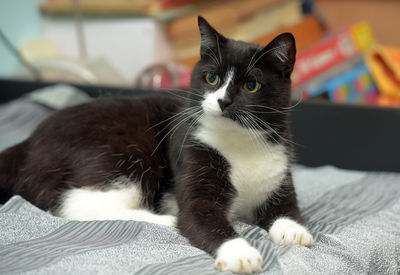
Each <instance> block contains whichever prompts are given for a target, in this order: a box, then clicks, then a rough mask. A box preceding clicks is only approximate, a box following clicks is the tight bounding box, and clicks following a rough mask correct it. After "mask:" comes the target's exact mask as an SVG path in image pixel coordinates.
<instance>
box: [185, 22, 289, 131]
mask: <svg viewBox="0 0 400 275" xmlns="http://www.w3.org/2000/svg"><path fill="white" fill-rule="evenodd" d="M198 23H199V29H200V34H201V46H200V55H201V59H200V61H199V62H198V63H197V64H196V66H195V67H194V69H193V72H192V76H191V90H192V93H193V94H200V95H201V98H200V99H199V97H195V98H196V100H192V101H191V104H192V105H198V106H199V105H200V106H201V109H202V112H203V113H204V115H206V116H209V117H212V118H215V119H216V120H218V119H220V118H222V119H228V120H232V121H234V122H237V123H239V124H241V125H242V126H246V127H249V125H248V123H246V120H248V119H249V117H251V116H253V118H252V121H253V123H254V121H258V122H259V123H258V124H259V125H258V126H260V127H261V128H263V127H262V126H261V125H262V122H261V121H263V122H266V123H272V124H273V123H275V122H276V123H279V122H280V120H282V119H283V118H282V115H283V114H286V112H285V110H286V109H287V107H288V105H289V101H290V87H291V81H290V75H291V73H292V70H293V66H294V63H295V55H296V47H295V40H294V37H293V35H292V34H290V33H283V34H281V35H279V36H277V37H276V38H275V39H274V40H272V41H271V42H270V43H269V44H268V45H266V46H264V47H263V46H260V45H256V44H251V43H246V42H242V41H236V40H232V39H228V38H226V37H224V36H223V35H221V34H219V33H218V32H217V31H216V30H215V29H214V28H213V27H212V26H210V24H209V23H208V22H207V21H206V20H205V19H204V18H202V17H200V16H199V18H198ZM243 117H246V118H243ZM228 120H227V121H228Z"/></svg>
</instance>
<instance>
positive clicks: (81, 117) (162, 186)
mask: <svg viewBox="0 0 400 275" xmlns="http://www.w3.org/2000/svg"><path fill="white" fill-rule="evenodd" d="M199 27H200V31H201V35H202V45H201V50H200V52H201V60H200V61H199V62H198V63H197V65H196V66H195V68H194V70H193V73H192V80H191V91H190V93H189V94H186V93H180V94H176V95H169V94H165V93H164V94H159V95H155V96H153V95H152V96H143V97H134V98H130V97H126V98H108V99H100V100H96V101H93V102H91V103H87V104H83V105H79V106H75V107H72V108H68V109H65V110H62V111H60V112H57V113H55V114H54V115H52V116H50V117H49V118H48V119H46V120H45V121H44V122H43V123H41V124H40V126H39V127H38V128H37V129H36V131H35V132H34V133H33V134H32V135H31V137H30V138H29V139H28V140H26V141H25V142H23V143H21V144H19V145H16V146H14V147H12V148H10V149H8V150H6V151H4V152H3V153H1V155H0V192H1V193H0V194H1V195H2V196H3V197H4V198H7V197H9V196H11V195H12V194H19V195H21V196H23V197H24V198H26V199H27V200H29V201H30V202H32V203H33V204H35V205H37V206H38V207H40V208H42V209H44V210H52V211H53V212H54V213H57V208H58V207H59V203H60V196H61V194H62V193H63V192H65V191H66V190H68V189H69V188H71V187H83V186H97V187H98V188H108V186H107V184H108V183H109V182H110V181H111V180H113V179H114V178H116V177H118V176H121V175H124V176H127V177H130V178H135V179H137V180H140V185H141V190H142V192H143V196H144V200H143V207H147V208H149V209H152V210H154V211H156V212H157V211H159V209H160V200H161V198H162V195H163V194H164V193H166V192H169V193H173V194H175V195H176V197H177V201H178V205H179V209H180V211H179V217H178V228H179V230H180V231H181V233H182V234H183V235H184V236H186V237H187V238H188V239H189V240H190V242H191V243H192V244H193V245H195V246H197V247H199V248H201V249H204V250H205V251H207V252H209V253H211V254H214V253H215V251H216V249H217V248H218V247H219V246H220V245H221V244H222V243H223V242H224V241H226V240H228V239H231V238H233V237H235V236H236V235H237V233H236V232H235V231H234V229H233V227H232V225H231V223H230V221H229V220H228V217H227V211H228V208H229V206H230V204H231V202H232V199H233V198H234V197H235V194H236V190H235V188H234V186H233V185H232V184H231V183H230V181H229V178H228V175H229V171H230V164H229V163H228V161H227V160H226V159H224V157H223V156H222V155H221V154H220V153H219V152H217V151H216V150H214V149H212V148H210V147H208V146H207V145H205V144H202V143H200V142H199V141H197V140H195V139H193V136H192V133H193V131H194V130H195V129H196V127H197V124H196V121H195V119H196V116H193V117H191V116H188V114H189V113H181V115H179V114H178V112H180V111H182V110H187V108H190V107H193V108H194V107H196V106H197V107H198V106H199V104H200V102H199V100H200V99H201V96H202V93H204V91H206V90H211V89H218V87H219V86H218V85H216V86H215V87H210V85H208V84H207V83H206V82H205V80H204V77H205V73H207V72H215V73H218V75H220V76H221V77H223V76H224V75H225V74H226V72H227V71H228V70H229V69H230V68H231V67H234V68H236V71H235V79H234V81H233V85H230V86H229V87H228V93H227V96H226V98H224V99H223V102H222V103H221V104H223V106H224V110H223V116H225V117H227V118H230V119H232V120H235V121H236V122H237V123H240V124H242V125H243V126H244V127H248V125H245V124H243V123H242V122H241V121H240V120H238V117H237V110H238V109H240V108H243V107H244V106H245V105H255V104H257V105H261V106H265V107H267V108H268V109H266V108H264V107H254V106H252V107H247V109H248V111H249V112H251V113H252V114H253V115H254V116H255V117H257V118H258V119H259V120H260V121H263V122H265V124H262V123H261V124H260V123H255V124H257V126H258V128H259V129H262V130H265V131H266V133H268V134H267V135H266V136H265V138H266V139H268V140H269V142H273V143H281V144H283V145H284V146H285V147H286V148H287V153H288V154H290V152H291V144H290V132H289V128H288V117H287V107H288V106H289V98H290V78H289V76H290V73H291V71H292V69H293V65H294V60H295V44H294V38H293V36H292V35H291V34H282V35H280V36H278V37H277V38H276V39H275V40H273V41H272V42H271V43H270V44H269V45H267V46H265V47H261V46H259V45H254V44H249V43H245V42H241V41H234V40H230V39H227V38H225V37H223V36H222V35H221V34H219V33H218V32H216V31H215V30H214V29H213V28H212V27H211V26H210V25H209V24H208V23H207V22H206V21H205V20H204V19H203V18H201V17H199ZM276 49H280V50H281V51H282V52H283V53H285V56H284V58H282V57H280V56H279V54H278V55H277V54H276V52H275V51H276ZM249 79H251V80H257V81H258V82H260V83H261V89H260V91H259V92H257V93H255V94H250V93H248V92H244V91H243V83H244V82H245V81H247V80H249ZM182 97H183V98H187V100H182ZM266 110H269V111H266ZM175 118H176V119H175ZM266 125H270V127H273V131H271V129H269V128H268V127H267V126H266ZM138 160H140V161H138ZM149 168H150V169H149ZM276 196H279V198H277V197H276ZM278 202H279V203H278ZM254 211H255V213H256V219H255V220H254V223H255V224H257V225H259V226H261V227H263V228H265V229H268V228H269V226H270V225H271V223H272V222H273V221H274V220H275V219H276V218H277V217H279V216H283V215H284V216H289V217H292V218H294V219H295V220H298V221H300V220H301V217H300V213H299V210H298V208H297V202H296V195H295V191H294V187H293V184H292V180H291V175H290V171H289V170H288V172H287V176H286V178H285V180H284V183H283V184H282V186H281V188H280V190H278V192H277V193H276V195H275V198H272V199H271V200H268V201H265V203H264V204H262V205H260V206H259V207H258V208H257V209H254Z"/></svg>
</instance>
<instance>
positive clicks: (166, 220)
mask: <svg viewBox="0 0 400 275" xmlns="http://www.w3.org/2000/svg"><path fill="white" fill-rule="evenodd" d="M152 222H153V223H157V224H161V225H166V226H171V227H176V224H177V218H176V216H172V215H157V218H155V219H154V220H152Z"/></svg>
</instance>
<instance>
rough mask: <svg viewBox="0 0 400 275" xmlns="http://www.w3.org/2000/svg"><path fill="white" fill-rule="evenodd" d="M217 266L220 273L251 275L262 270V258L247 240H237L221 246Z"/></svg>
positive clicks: (216, 261)
mask: <svg viewBox="0 0 400 275" xmlns="http://www.w3.org/2000/svg"><path fill="white" fill-rule="evenodd" d="M215 266H216V267H217V268H218V270H220V271H230V272H233V273H246V274H251V273H254V272H258V271H260V270H261V266H262V257H261V255H260V253H259V252H258V250H257V249H255V248H254V247H252V246H250V245H249V244H248V243H247V241H246V240H244V239H242V238H236V239H233V240H230V241H227V242H225V243H223V244H222V245H221V247H220V248H219V249H218V251H217V259H216V260H215Z"/></svg>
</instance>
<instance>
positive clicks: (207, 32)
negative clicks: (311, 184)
mask: <svg viewBox="0 0 400 275" xmlns="http://www.w3.org/2000/svg"><path fill="white" fill-rule="evenodd" d="M198 24H199V30H200V35H201V46H200V54H201V55H203V54H204V53H207V52H209V51H210V50H212V51H214V50H217V51H219V48H220V46H221V43H223V42H224V41H225V40H226V38H225V37H224V36H222V35H221V34H219V33H218V32H217V31H216V30H215V29H214V28H213V27H212V26H211V25H210V24H209V23H208V22H207V21H206V20H205V19H204V18H203V17H202V16H199V17H198Z"/></svg>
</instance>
